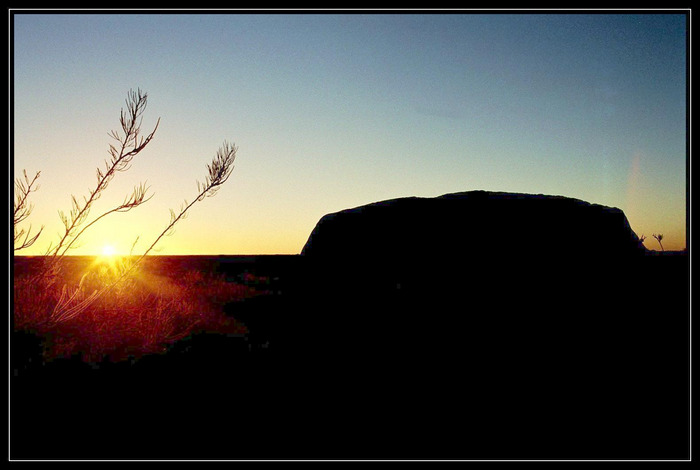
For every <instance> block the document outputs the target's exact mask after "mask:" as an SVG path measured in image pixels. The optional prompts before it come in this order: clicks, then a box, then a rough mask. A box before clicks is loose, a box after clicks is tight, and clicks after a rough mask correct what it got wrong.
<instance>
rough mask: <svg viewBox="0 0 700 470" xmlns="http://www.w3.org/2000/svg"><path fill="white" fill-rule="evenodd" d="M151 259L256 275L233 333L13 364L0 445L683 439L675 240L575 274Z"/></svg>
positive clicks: (120, 451) (309, 451)
mask: <svg viewBox="0 0 700 470" xmlns="http://www.w3.org/2000/svg"><path fill="white" fill-rule="evenodd" d="M168 262H170V263H171V264H170V265H169V266H170V267H169V268H168V269H170V270H171V272H172V273H177V270H178V266H182V264H183V263H186V264H187V265H188V266H194V265H197V266H199V268H198V269H202V270H215V271H218V272H223V273H225V274H226V275H227V276H228V277H230V279H231V280H232V281H243V280H245V279H249V277H247V274H253V275H254V276H253V278H254V279H261V278H264V279H267V280H268V282H269V286H268V287H269V288H270V289H269V292H270V293H269V295H266V296H260V297H256V298H254V299H250V301H246V302H242V303H236V304H232V305H230V306H229V307H227V313H228V314H230V315H232V316H234V317H235V318H237V319H238V320H240V321H242V322H243V323H245V324H246V325H247V326H248V328H249V330H250V333H249V334H248V335H246V337H228V336H225V335H216V334H212V333H208V334H195V335H193V336H191V337H189V338H186V339H184V340H182V341H180V342H179V343H178V344H176V345H174V346H173V347H172V349H171V350H170V352H168V353H167V354H165V355H155V356H152V357H146V358H142V359H141V360H139V361H135V362H133V363H128V362H126V363H120V364H101V365H100V366H99V367H93V366H91V365H88V364H82V363H80V362H78V361H69V360H65V361H61V360H58V361H53V362H51V363H50V364H47V365H46V366H42V367H35V368H31V370H30V371H29V372H28V371H27V370H23V371H21V372H19V373H17V372H15V371H13V370H12V369H11V370H10V371H9V375H10V377H9V379H10V403H9V411H10V457H11V458H12V459H78V460H82V459H168V460H170V459H174V460H182V459H224V460H231V459H232V460H239V459H332V460H336V459H340V460H345V459H349V460H355V459H370V460H374V459H398V460H403V459H407V460H423V459H438V460H441V459H456V460H475V459H486V460H500V459H525V460H527V459H536V460H548V459H558V460H591V459H593V460H598V459H600V460H616V459H623V460H656V459H662V460H666V459H670V460H685V459H688V457H689V449H690V439H689V399H690V397H689V386H690V384H689V379H688V372H689V344H690V343H689V318H690V317H689V305H688V299H689V284H688V275H689V270H688V267H689V265H688V258H687V256H686V255H680V254H676V255H666V256H654V255H649V256H646V257H644V258H643V259H641V260H640V261H638V262H636V263H635V264H634V266H628V267H626V268H625V269H624V272H621V273H619V274H615V273H610V272H609V271H610V270H609V269H608V270H606V271H607V272H604V273H598V272H595V273H594V272H586V273H580V274H581V275H580V276H579V277H577V279H576V280H575V281H572V282H573V284H574V287H571V286H569V285H568V283H565V282H560V283H559V284H557V283H556V282H555V281H554V280H548V281H546V282H544V281H542V282H538V281H537V280H532V279H531V280H529V281H527V282H526V281H520V282H514V281H512V280H511V281H508V278H507V276H505V277H504V275H503V274H501V275H497V273H499V272H500V273H504V272H511V271H512V270H508V269H506V268H505V267H503V266H501V267H500V268H499V269H495V268H494V270H493V272H489V273H481V274H480V275H479V276H478V277H477V278H475V277H474V276H467V275H457V274H456V273H455V272H447V273H444V272H425V273H423V274H424V275H422V277H421V276H416V275H414V276H412V277H411V278H410V279H407V280H405V282H394V281H393V280H392V281H391V283H389V282H388V281H387V278H385V277H382V276H375V275H373V273H372V272H365V273H362V272H358V271H352V272H336V271H333V270H332V269H331V270H328V269H321V268H319V267H318V266H314V265H310V264H309V263H307V262H306V261H305V260H304V259H303V258H302V257H300V256H279V257H233V258H232V257H224V258H218V259H215V258H198V259H193V258H189V259H185V258H172V259H170V260H168ZM588 269H591V268H590V267H589V268H588ZM246 273H247V274H246ZM511 274H512V273H511ZM518 275H525V276H526V275H527V272H520V273H519V274H518ZM632 275H634V277H631V276H632ZM555 277H556V276H555ZM542 283H544V284H545V285H541V284H542ZM567 286H568V287H567ZM606 293H607V295H604V294H606ZM17 338H18V337H17V336H16V335H15V336H13V339H12V341H13V347H12V350H11V353H12V355H13V357H12V358H11V359H12V361H11V363H12V364H16V363H17V361H19V362H20V363H21V362H22V359H23V358H22V357H21V356H22V355H25V354H29V353H28V352H27V351H28V349H27V348H24V347H22V344H26V342H21V341H19V340H17Z"/></svg>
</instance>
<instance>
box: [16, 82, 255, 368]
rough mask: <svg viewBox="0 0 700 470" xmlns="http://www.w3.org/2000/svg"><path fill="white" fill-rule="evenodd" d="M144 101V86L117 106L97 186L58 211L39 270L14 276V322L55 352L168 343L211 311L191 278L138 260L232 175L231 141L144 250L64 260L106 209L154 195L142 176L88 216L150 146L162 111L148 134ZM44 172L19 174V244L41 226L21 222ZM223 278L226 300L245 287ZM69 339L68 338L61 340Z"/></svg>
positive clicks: (89, 352)
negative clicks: (162, 273)
mask: <svg viewBox="0 0 700 470" xmlns="http://www.w3.org/2000/svg"><path fill="white" fill-rule="evenodd" d="M147 103H148V96H147V94H146V93H144V92H142V91H141V90H140V89H139V90H137V91H133V90H130V91H129V93H128V95H127V98H126V108H125V109H124V108H123V109H122V110H121V113H120V119H119V122H120V128H121V129H120V130H113V131H111V132H110V137H111V138H112V139H114V140H115V141H116V143H111V144H110V145H109V155H110V158H109V159H107V160H105V164H104V168H99V167H98V168H97V171H96V177H97V181H96V185H95V187H94V188H93V189H89V190H88V194H87V195H86V196H84V197H82V199H81V198H78V197H76V196H75V195H72V196H71V209H70V211H69V212H68V213H67V214H66V213H65V212H63V211H60V212H59V216H60V218H61V222H62V223H63V227H64V231H63V233H62V234H61V235H60V236H59V240H58V241H57V242H56V243H55V244H51V245H50V246H49V248H48V249H47V251H46V254H45V256H44V257H43V265H42V267H41V269H40V270H39V272H34V273H32V274H31V275H28V276H26V277H19V278H18V277H15V279H14V286H13V291H14V312H13V313H14V315H13V317H14V328H15V330H18V329H28V330H32V331H35V332H39V333H40V334H42V335H45V336H50V337H51V338H52V342H53V343H52V344H53V348H54V352H55V353H56V352H58V353H60V352H61V351H65V352H66V353H70V354H75V353H77V352H81V353H82V354H83V355H84V356H85V357H86V358H88V359H93V358H95V357H99V356H100V355H102V354H105V353H107V352H109V351H115V350H118V349H120V348H121V349H124V348H126V350H128V351H131V352H132V353H133V352H140V353H144V352H149V351H153V350H157V349H158V348H161V347H162V345H163V344H164V343H167V342H172V341H174V340H176V339H178V338H180V337H182V336H183V335H185V334H187V333H188V332H189V331H190V330H191V328H192V327H194V326H195V325H197V324H199V323H201V322H202V321H204V320H203V318H204V317H206V316H207V315H208V313H207V312H209V313H211V312H210V310H211V309H210V308H209V307H207V306H206V302H205V301H204V297H203V296H201V295H193V291H192V286H187V285H186V284H185V285H178V287H177V289H175V290H174V291H173V290H172V289H171V290H168V289H167V288H166V287H165V286H161V285H159V283H161V282H162V283H164V284H165V285H166V286H171V287H172V285H173V284H172V281H171V280H167V279H165V278H153V277H151V278H147V277H144V274H143V273H140V272H138V268H139V266H140V264H141V263H142V261H143V260H144V259H145V258H146V256H147V255H148V254H149V253H150V252H151V251H152V250H153V249H154V248H155V246H156V245H157V243H158V242H159V241H160V240H161V239H162V238H163V237H164V236H165V235H167V234H170V233H172V231H173V229H174V227H175V225H176V224H177V223H178V222H179V221H180V220H182V219H184V218H185V216H186V213H187V211H188V210H190V209H191V208H192V206H193V205H194V204H195V203H196V202H201V201H203V200H204V199H205V198H207V197H212V196H214V195H215V194H216V193H217V191H218V190H219V189H220V187H221V185H223V184H224V183H225V182H226V181H227V180H228V178H229V177H230V175H231V172H232V170H233V162H234V160H235V157H236V151H237V147H236V146H235V145H233V144H230V143H228V142H226V141H225V142H224V144H223V145H222V147H221V148H220V149H219V150H218V152H217V153H216V155H215V157H214V159H213V160H212V162H211V163H210V164H208V165H207V170H208V175H207V176H206V177H205V180H204V182H203V183H200V182H199V181H197V193H196V195H195V197H194V199H193V200H192V202H191V203H187V201H185V203H184V204H183V205H182V206H181V208H180V211H179V212H177V213H176V212H175V211H173V210H171V220H170V223H169V224H168V225H167V226H166V227H165V228H164V230H163V231H162V232H161V233H160V234H159V235H158V236H157V237H156V238H155V240H154V241H153V242H152V243H151V244H150V246H149V247H148V248H147V249H146V250H145V251H144V252H143V253H142V254H141V255H140V256H133V246H132V256H128V257H121V258H118V257H115V258H114V259H109V260H107V259H104V260H102V261H100V260H99V259H98V260H97V261H96V262H95V263H92V264H89V265H82V266H80V270H76V269H75V268H76V266H75V265H74V264H73V265H72V266H70V267H68V264H69V263H67V262H66V261H67V260H66V255H67V254H68V253H69V250H71V249H72V248H74V247H75V246H77V245H76V242H77V241H78V240H79V239H80V238H81V236H82V235H83V234H84V233H85V232H86V231H87V230H88V229H90V228H91V227H93V226H94V225H95V224H97V223H98V222H100V221H102V220H104V219H105V218H106V217H107V216H110V215H112V214H117V213H125V212H128V211H131V210H133V209H136V208H137V207H140V206H141V205H143V204H144V203H146V202H148V201H149V200H150V199H151V197H152V196H153V195H152V194H150V195H149V194H148V191H149V187H148V186H146V184H145V183H140V184H138V185H136V186H135V187H134V190H133V191H132V193H131V194H129V195H127V196H126V197H124V199H123V201H122V202H121V203H120V204H118V205H116V206H115V207H113V208H112V209H110V210H107V211H105V212H103V213H101V214H99V215H98V216H96V217H94V218H92V219H90V215H91V209H92V208H93V205H94V203H95V202H96V201H97V200H98V199H99V198H100V197H102V195H103V194H104V193H105V191H106V190H107V188H108V186H109V184H110V182H111V181H112V180H113V179H114V177H115V176H116V175H117V174H120V173H124V172H126V171H128V170H129V168H131V165H132V163H133V161H134V158H135V157H136V156H137V155H139V154H140V153H141V152H142V151H143V150H144V149H145V148H146V147H147V146H148V144H149V143H150V142H151V141H152V139H153V137H154V135H155V133H156V130H157V129H158V125H159V123H160V118H159V119H158V120H157V122H156V124H155V126H154V128H153V130H152V131H150V132H149V133H147V134H146V135H145V136H144V133H143V132H142V131H141V127H142V126H141V124H142V119H143V114H144V112H145V110H146V106H147ZM39 174H40V173H39V172H37V173H36V176H34V178H32V179H31V180H30V179H29V177H28V176H27V173H26V171H25V172H24V180H20V179H19V178H18V179H17V180H16V182H15V191H16V199H15V204H14V220H13V222H14V245H15V248H14V250H15V251H18V250H21V249H24V248H28V247H30V246H32V245H33V244H34V243H35V242H36V240H37V239H38V237H39V235H40V234H41V232H42V230H39V232H38V233H36V234H35V235H33V236H32V235H30V233H31V227H30V228H29V229H28V230H26V231H25V230H24V229H22V228H21V227H20V225H21V224H22V222H24V221H25V220H26V219H27V218H28V217H29V215H30V213H31V211H32V205H31V204H29V202H28V196H29V194H30V193H31V192H32V191H36V190H37V189H38V187H37V186H36V180H37V179H38V177H39ZM42 229H43V227H42ZM137 240H138V238H137ZM135 244H136V241H135V242H134V246H135ZM224 284H226V283H225V282H224V283H223V284H221V282H218V281H216V280H214V281H212V285H211V288H214V289H217V285H218V286H220V288H222V289H223V290H225V291H227V292H229V295H228V298H229V300H231V296H232V295H234V293H235V295H241V294H242V291H241V289H240V286H239V287H237V286H235V285H225V286H224ZM224 287H225V289H224ZM203 316H204V317H203ZM208 321H212V320H211V319H209V320H208ZM63 333H65V335H64V334H63ZM67 338H70V339H67ZM64 341H68V343H69V344H68V345H66V344H64ZM120 345H121V346H120Z"/></svg>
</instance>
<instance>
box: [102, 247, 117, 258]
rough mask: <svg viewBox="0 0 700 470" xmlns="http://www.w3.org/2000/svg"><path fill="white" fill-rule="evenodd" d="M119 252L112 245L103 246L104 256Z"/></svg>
mask: <svg viewBox="0 0 700 470" xmlns="http://www.w3.org/2000/svg"><path fill="white" fill-rule="evenodd" d="M115 254H117V250H116V249H115V248H114V247H113V246H112V245H105V246H103V247H102V256H108V257H109V256H114V255H115Z"/></svg>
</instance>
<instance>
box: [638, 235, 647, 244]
mask: <svg viewBox="0 0 700 470" xmlns="http://www.w3.org/2000/svg"><path fill="white" fill-rule="evenodd" d="M646 239H647V237H646V236H644V234H642V236H641V237H639V245H640V246H644V240H646Z"/></svg>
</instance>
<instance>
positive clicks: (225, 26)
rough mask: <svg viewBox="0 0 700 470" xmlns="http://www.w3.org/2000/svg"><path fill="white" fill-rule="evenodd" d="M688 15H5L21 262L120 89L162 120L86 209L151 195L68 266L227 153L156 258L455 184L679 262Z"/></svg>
mask: <svg viewBox="0 0 700 470" xmlns="http://www.w3.org/2000/svg"><path fill="white" fill-rule="evenodd" d="M684 13H685V12H684V11H682V10H679V11H677V12H675V13H674V14H659V13H658V12H656V13H647V14H632V13H631V12H628V13H625V14H615V15H613V14H600V13H595V12H586V14H580V13H577V14H564V12H561V13H559V14H536V13H535V12H524V13H520V14H476V13H474V12H463V14H452V13H451V14H435V13H428V12H420V13H413V14H329V13H328V12H325V13H322V14H304V15H300V14H294V15H290V14H279V13H278V14H240V13H236V12H230V13H229V14H201V12H200V13H197V14H193V13H192V12H190V13H188V14H182V13H180V14H65V12H63V13H61V14H57V13H52V14H41V15H39V14H13V15H11V20H12V21H13V24H14V36H13V38H12V39H13V43H12V44H13V50H12V52H13V57H14V68H13V70H12V74H13V77H12V78H13V83H14V109H13V111H14V126H15V127H14V130H15V134H14V165H15V170H14V174H15V176H19V175H20V172H21V170H22V169H26V170H27V171H28V172H29V173H34V172H36V171H39V170H41V172H42V173H41V178H40V185H41V187H40V189H39V191H38V192H37V193H35V194H33V195H32V202H33V203H34V204H35V209H34V212H33V214H32V216H31V217H30V219H29V222H31V223H32V224H33V226H34V227H37V226H40V225H45V229H44V233H43V234H42V236H41V238H40V239H39V241H38V242H37V244H36V245H35V247H33V248H32V249H30V250H24V251H22V252H18V254H43V253H44V251H45V250H46V248H47V246H48V244H49V242H54V243H55V242H56V241H57V239H58V232H59V231H60V230H61V228H62V226H61V222H60V219H59V217H58V215H57V212H58V210H65V211H68V210H69V209H70V195H71V194H75V195H76V196H78V197H82V196H83V195H85V194H87V189H88V187H94V186H95V169H96V168H97V167H98V166H102V165H103V161H104V160H105V159H106V158H107V157H108V154H107V149H108V144H109V143H110V139H109V137H108V135H107V134H108V132H109V131H110V130H112V129H116V128H118V119H119V110H120V108H121V107H122V106H123V105H124V99H125V98H126V94H127V92H128V91H129V89H130V88H134V89H136V88H138V87H140V88H141V89H142V90H144V91H146V92H147V93H148V95H149V105H148V109H147V110H146V114H145V117H144V122H143V126H144V130H146V129H150V128H152V126H153V125H154V123H155V122H156V119H157V118H158V117H160V118H161V123H160V127H159V129H158V131H157V133H156V136H155V138H154V140H153V142H152V143H151V144H150V145H149V146H148V147H147V148H146V150H144V152H142V154H140V155H139V156H138V157H137V158H136V159H135V161H134V164H133V167H132V168H131V170H129V171H128V172H126V173H123V174H120V175H118V176H117V177H116V178H115V180H114V181H113V183H112V184H111V186H110V188H109V190H108V191H107V192H106V193H105V195H104V196H103V197H102V198H101V199H100V201H99V205H98V206H97V207H96V208H95V209H94V211H93V214H94V215H97V214H98V213H99V210H100V208H102V209H103V210H107V209H109V208H111V207H112V206H114V205H116V204H118V203H119V202H121V201H122V199H123V198H124V196H125V195H126V194H127V193H129V192H130V190H131V188H132V187H133V186H134V185H135V184H137V183H138V182H140V181H145V180H147V182H148V184H149V185H150V186H151V190H152V191H153V193H154V197H153V199H152V200H151V201H149V202H148V203H147V204H145V205H144V206H142V207H140V208H138V209H137V210H135V211H133V212H131V213H128V214H116V215H114V216H112V217H110V218H105V219H104V221H101V222H99V223H98V224H96V226H95V227H94V229H93V230H91V232H90V233H86V236H85V238H84V239H83V240H82V242H83V243H82V245H81V246H80V248H78V249H76V250H74V251H73V253H74V254H93V253H99V252H100V250H101V249H102V246H103V245H105V244H110V245H113V246H115V248H116V249H117V251H119V252H128V251H129V248H130V247H131V244H132V242H133V241H134V239H135V238H136V236H140V237H141V238H140V240H141V241H140V242H139V244H138V245H137V249H136V251H137V252H138V251H139V247H140V248H141V249H145V247H147V246H148V245H150V243H151V242H152V241H153V240H154V239H155V237H156V236H157V235H158V234H159V233H160V231H161V230H162V229H163V228H164V227H165V226H166V225H167V223H168V222H169V218H170V213H169V209H170V208H173V209H178V208H179V207H180V204H181V203H182V201H183V200H184V199H187V200H192V198H193V196H194V195H195V194H196V189H197V187H196V180H203V179H204V176H205V175H206V168H205V165H206V164H207V163H208V162H209V161H210V160H211V158H212V157H213V156H214V154H215V153H216V150H217V149H218V147H219V146H220V145H221V143H222V142H223V141H224V140H225V139H227V140H229V141H233V142H235V143H236V145H237V146H238V147H239V151H238V156H237V160H236V167H235V169H234V171H233V174H232V176H231V179H230V180H229V181H228V182H227V183H226V185H225V186H224V187H223V188H222V189H221V191H220V192H219V194H218V195H217V196H216V197H214V198H210V199H206V200H205V201H203V202H201V203H198V204H196V205H195V206H194V207H193V209H192V211H191V213H190V216H189V217H188V218H187V219H186V220H184V221H183V222H181V223H180V224H179V225H178V226H177V229H176V231H175V233H174V234H173V235H172V236H170V237H167V238H165V239H163V240H162V241H161V243H160V244H159V248H160V250H159V251H158V253H157V254H256V253H259V254H267V253H298V252H299V251H300V250H301V248H302V246H303V244H304V243H305V242H306V240H307V238H308V236H309V234H310V232H311V230H312V229H313V227H314V225H315V224H316V222H317V221H318V219H319V218H320V217H321V216H323V215H324V214H326V213H329V212H334V211H338V210H342V209H345V208H349V207H354V206H358V205H362V204H366V203H370V202H374V201H378V200H382V199H389V198H395V197H402V196H426V197H427V196H439V195H441V194H445V193H450V192H457V191H467V190H473V189H486V190H497V191H518V192H526V193H543V194H557V195H564V196H571V197H575V198H580V199H584V200H586V201H590V202H594V203H599V204H605V205H609V206H614V207H619V208H621V209H623V210H624V211H625V213H626V215H627V217H628V219H629V221H630V224H631V226H632V229H633V230H635V232H637V234H639V235H641V234H645V235H646V236H647V237H648V239H647V241H646V245H647V246H648V247H649V248H656V247H657V246H658V245H656V241H655V240H653V239H652V237H651V235H652V233H659V232H661V233H663V234H664V237H665V238H664V247H665V248H666V249H680V248H683V247H684V246H685V243H686V241H685V231H686V202H685V196H686V157H687V155H686V73H687V70H686V67H687V64H686V35H687V31H686V16H685V14H684ZM531 228H532V227H521V228H519V229H520V230H528V229H531ZM576 236H577V237H578V238H579V239H580V240H581V241H582V242H585V240H586V238H589V237H590V238H591V239H592V238H593V237H595V234H594V233H591V234H585V233H584V234H577V235H576ZM471 242H473V244H474V246H475V247H477V246H478V247H483V246H484V245H485V244H486V245H487V244H488V241H487V240H481V239H479V235H478V231H476V232H475V233H474V239H473V240H472V241H471Z"/></svg>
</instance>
